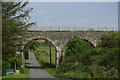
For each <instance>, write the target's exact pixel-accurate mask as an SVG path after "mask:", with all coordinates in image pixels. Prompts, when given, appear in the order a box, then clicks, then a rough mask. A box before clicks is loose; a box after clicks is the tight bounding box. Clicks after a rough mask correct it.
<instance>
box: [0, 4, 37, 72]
mask: <svg viewBox="0 0 120 80" xmlns="http://www.w3.org/2000/svg"><path fill="white" fill-rule="evenodd" d="M27 4H28V2H2V45H3V46H2V51H3V52H2V54H3V55H2V59H3V74H4V70H5V69H6V68H13V65H14V64H12V63H14V61H15V60H14V58H12V56H15V53H16V45H15V43H16V42H17V41H19V40H20V39H19V37H20V36H23V35H24V34H25V31H26V30H27V28H28V27H29V26H31V25H33V24H35V23H34V22H31V23H29V22H28V20H29V19H30V16H29V12H30V11H31V10H32V8H26V6H27ZM9 58H10V59H9ZM6 62H8V63H9V64H10V66H9V67H7V63H6Z"/></svg>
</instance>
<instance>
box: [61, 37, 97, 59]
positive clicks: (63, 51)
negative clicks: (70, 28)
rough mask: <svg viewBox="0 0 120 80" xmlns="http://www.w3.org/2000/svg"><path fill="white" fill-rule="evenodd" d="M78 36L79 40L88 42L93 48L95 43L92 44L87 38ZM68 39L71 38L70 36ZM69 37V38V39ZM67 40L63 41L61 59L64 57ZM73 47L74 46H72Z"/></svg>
mask: <svg viewBox="0 0 120 80" xmlns="http://www.w3.org/2000/svg"><path fill="white" fill-rule="evenodd" d="M79 38H80V39H81V40H83V41H85V42H87V43H89V44H90V46H91V48H95V45H94V44H93V43H92V42H90V41H89V40H87V39H85V38H81V37H79ZM70 39H71V38H70ZM70 39H69V40H70ZM69 40H67V41H66V42H64V43H63V48H62V57H63V59H64V57H65V49H66V48H67V44H68V42H69ZM73 47H74V46H73Z"/></svg>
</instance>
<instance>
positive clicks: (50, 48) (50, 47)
mask: <svg viewBox="0 0 120 80" xmlns="http://www.w3.org/2000/svg"><path fill="white" fill-rule="evenodd" d="M49 46H50V64H51V63H52V60H51V43H50V42H49Z"/></svg>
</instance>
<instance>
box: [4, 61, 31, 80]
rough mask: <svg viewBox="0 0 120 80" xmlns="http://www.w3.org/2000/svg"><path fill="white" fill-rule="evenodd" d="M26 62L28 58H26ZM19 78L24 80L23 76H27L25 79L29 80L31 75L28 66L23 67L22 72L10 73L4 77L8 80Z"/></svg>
mask: <svg viewBox="0 0 120 80" xmlns="http://www.w3.org/2000/svg"><path fill="white" fill-rule="evenodd" d="M25 62H26V60H25ZM11 78H12V79H19V78H21V79H20V80H23V78H25V80H29V78H30V76H29V69H28V68H27V67H25V68H23V69H21V70H20V74H13V75H8V76H4V77H2V80H8V79H11Z"/></svg>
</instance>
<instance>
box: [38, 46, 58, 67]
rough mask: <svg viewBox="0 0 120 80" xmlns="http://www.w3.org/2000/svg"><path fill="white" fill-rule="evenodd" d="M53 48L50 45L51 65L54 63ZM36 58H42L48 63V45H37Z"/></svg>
mask: <svg viewBox="0 0 120 80" xmlns="http://www.w3.org/2000/svg"><path fill="white" fill-rule="evenodd" d="M55 53H56V51H55V48H54V47H53V46H52V47H51V54H52V55H51V58H52V60H51V61H52V65H55ZM36 54H37V58H38V60H42V61H44V62H46V63H50V48H49V46H39V47H37V51H36Z"/></svg>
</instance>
